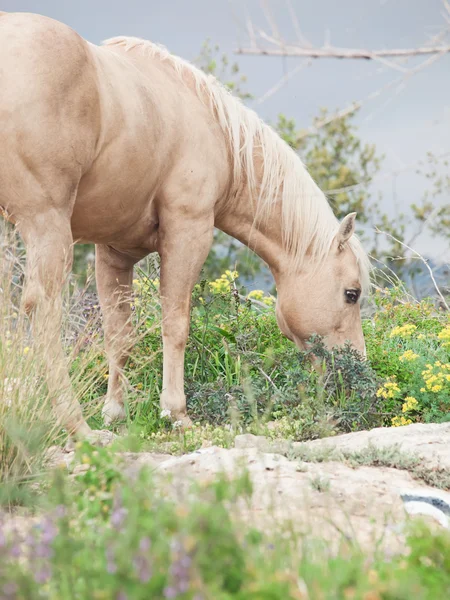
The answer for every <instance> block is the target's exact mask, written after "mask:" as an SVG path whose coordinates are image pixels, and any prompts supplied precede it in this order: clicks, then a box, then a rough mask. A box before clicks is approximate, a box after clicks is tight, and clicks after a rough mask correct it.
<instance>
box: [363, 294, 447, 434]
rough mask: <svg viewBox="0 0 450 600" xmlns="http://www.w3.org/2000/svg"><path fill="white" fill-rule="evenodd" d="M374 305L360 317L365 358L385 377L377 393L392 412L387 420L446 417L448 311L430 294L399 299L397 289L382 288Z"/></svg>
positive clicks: (428, 420) (397, 421) (398, 422)
mask: <svg viewBox="0 0 450 600" xmlns="http://www.w3.org/2000/svg"><path fill="white" fill-rule="evenodd" d="M375 298H376V306H377V310H376V313H375V314H374V317H373V319H372V320H370V321H366V322H364V333H365V339H366V345H367V352H368V356H369V359H370V361H371V363H372V366H373V368H374V369H375V371H376V372H377V373H378V374H379V375H380V376H381V377H383V378H384V379H385V383H384V385H383V386H382V387H381V388H380V389H379V391H378V396H379V397H380V398H381V399H383V404H384V407H385V410H387V411H389V412H392V413H396V414H395V415H393V416H392V424H394V425H396V424H398V425H400V424H407V423H410V422H415V421H422V420H423V421H425V422H442V421H447V420H448V418H449V416H448V415H449V410H450V403H449V397H450V396H449V393H450V364H449V361H450V348H449V346H450V345H449V339H450V328H449V317H448V314H447V313H444V312H443V311H441V310H436V309H435V308H434V305H433V302H432V301H430V300H427V299H425V300H422V301H420V302H417V301H415V300H413V299H411V298H408V299H406V300H405V299H404V296H403V293H402V290H400V289H395V288H394V289H393V290H387V289H385V290H382V291H379V292H377V294H376V296H375Z"/></svg>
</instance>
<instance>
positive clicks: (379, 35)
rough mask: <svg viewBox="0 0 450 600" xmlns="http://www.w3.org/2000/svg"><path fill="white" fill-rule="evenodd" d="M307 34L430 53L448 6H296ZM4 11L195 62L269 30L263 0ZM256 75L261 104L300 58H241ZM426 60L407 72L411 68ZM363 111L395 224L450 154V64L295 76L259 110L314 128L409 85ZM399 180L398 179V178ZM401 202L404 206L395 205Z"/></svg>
mask: <svg viewBox="0 0 450 600" xmlns="http://www.w3.org/2000/svg"><path fill="white" fill-rule="evenodd" d="M267 1H268V4H269V5H270V7H271V11H272V14H273V16H274V18H275V20H276V22H277V24H278V27H279V30H280V31H281V33H282V34H283V36H284V37H285V38H286V39H288V40H291V41H295V33H294V29H293V27H292V23H291V19H290V18H289V13H288V11H287V9H286V6H287V2H286V0H267ZM291 3H292V5H293V6H294V7H295V10H296V14H297V16H298V20H299V23H300V27H301V29H302V32H303V34H304V35H305V36H306V37H307V38H308V39H309V40H310V41H311V42H312V43H313V44H315V45H321V44H322V43H323V41H324V36H325V32H326V31H327V30H328V31H329V35H330V38H331V43H332V44H333V45H336V46H343V47H353V48H358V47H359V48H371V49H375V48H378V49H380V48H394V47H395V48H398V47H414V46H419V45H423V44H424V43H425V42H427V41H428V40H429V39H430V38H431V37H432V36H433V35H435V34H437V33H439V31H441V30H442V29H443V26H444V24H445V21H444V16H443V15H444V10H443V6H442V3H441V0H291ZM0 9H2V10H6V11H13V10H16V11H28V12H37V13H40V14H44V15H48V16H50V17H53V18H56V19H58V20H61V21H63V22H65V23H67V24H68V25H70V26H71V27H73V28H74V29H76V30H77V31H78V32H79V33H80V34H81V35H82V36H83V37H85V38H87V39H88V40H90V41H92V42H94V43H100V42H101V41H102V40H103V39H105V38H108V37H112V36H114V35H135V36H138V37H143V38H148V39H151V40H153V41H157V42H161V43H163V44H164V45H166V46H167V47H168V48H169V50H171V51H172V52H173V53H175V54H179V55H181V56H183V57H184V58H186V59H191V60H192V59H194V58H195V57H196V56H197V55H198V53H199V51H200V48H201V45H202V43H203V42H204V40H205V39H206V38H208V37H209V38H211V41H212V42H214V43H217V44H219V45H220V48H221V50H222V51H224V52H226V53H228V54H229V55H231V54H232V53H233V51H234V50H235V49H236V48H237V47H238V45H245V43H246V42H247V41H248V36H247V33H246V29H245V22H246V19H247V18H250V19H251V20H252V21H253V22H254V23H255V24H256V25H259V26H260V27H264V28H265V29H268V25H267V23H266V21H265V19H264V14H263V11H262V10H261V4H260V0H164V1H156V0H128V1H127V2H124V1H123V0H122V1H118V0H117V1H114V0H89V1H88V0H77V1H69V0H2V1H1V2H0ZM448 26H449V27H450V23H449V24H448ZM236 59H237V61H238V62H239V64H240V66H241V69H242V72H243V73H245V74H246V75H247V76H248V80H249V82H248V90H249V91H250V92H251V93H252V94H253V95H254V96H255V97H256V98H260V97H261V96H262V95H263V94H264V93H265V92H266V91H267V90H269V89H270V88H271V87H272V86H274V85H275V84H276V83H277V82H278V81H279V79H280V78H281V77H282V76H283V74H284V73H286V72H287V71H289V70H291V69H292V68H293V67H295V65H296V64H298V61H297V60H295V59H289V60H283V59H281V58H265V57H236ZM422 60H424V59H420V61H419V60H417V59H416V60H413V61H410V62H408V63H407V65H406V64H405V65H403V66H408V67H410V66H411V67H412V66H415V65H418V64H419V63H420V62H421V61H422ZM402 76H403V81H399V82H398V83H397V84H395V85H392V87H391V88H390V89H389V90H386V91H384V92H382V93H381V94H380V95H379V96H377V97H376V98H375V99H372V100H368V101H366V102H365V103H364V106H363V109H362V110H361V111H360V113H359V115H358V116H357V123H358V125H359V127H360V134H361V137H362V138H363V139H364V140H365V141H367V142H371V143H375V144H376V146H377V149H378V151H379V152H380V153H382V154H385V160H384V162H383V165H382V172H381V174H380V176H379V177H378V179H377V180H376V181H375V182H374V184H373V185H372V191H373V193H374V194H376V193H377V192H378V191H381V192H382V193H383V197H384V200H383V202H384V204H385V206H386V207H388V209H389V210H390V211H391V214H392V215H393V218H395V214H396V211H398V212H401V211H402V209H405V208H406V207H407V205H408V204H410V203H411V202H413V201H415V202H418V201H419V200H420V197H421V194H422V193H423V190H424V186H425V182H424V181H423V179H422V178H419V177H418V176H417V175H415V166H416V165H417V163H418V162H419V161H421V160H422V159H423V158H424V157H425V155H426V152H428V151H432V152H434V153H435V154H436V155H443V154H445V153H447V152H449V153H450V55H446V56H444V57H442V58H440V59H439V60H437V61H436V62H434V63H433V64H432V65H430V66H429V67H428V68H426V69H424V70H422V71H421V72H419V73H417V74H415V75H413V76H411V77H409V78H405V76H404V73H402V72H400V71H397V70H393V69H390V68H387V67H385V66H384V65H382V64H381V63H374V62H372V61H370V62H369V61H336V60H321V61H315V62H313V64H312V66H309V67H305V68H304V69H302V70H301V71H300V72H299V73H298V74H297V75H295V76H294V77H293V78H292V79H291V80H290V81H289V82H288V84H287V85H285V86H284V87H283V88H282V89H281V90H280V91H279V92H277V93H276V94H275V95H273V96H271V97H270V98H269V99H268V100H266V101H265V102H262V103H259V104H255V105H254V108H255V109H256V110H257V111H258V112H259V114H260V115H261V116H262V117H263V118H264V119H266V120H269V121H270V120H272V121H274V120H275V119H276V115H277V114H278V113H280V112H281V113H284V114H285V115H287V116H289V117H292V118H295V119H296V121H297V124H298V126H299V127H307V126H308V125H310V123H311V120H312V118H313V117H314V116H315V115H316V114H317V113H318V110H319V107H321V106H326V107H327V108H329V109H331V110H334V109H338V108H343V107H345V106H347V105H348V104H350V103H351V102H353V101H355V100H364V99H366V98H367V96H369V95H370V94H371V93H373V92H376V91H377V90H379V89H380V88H382V87H383V86H386V85H387V84H388V83H389V82H391V81H394V80H395V79H402ZM395 171H400V173H399V174H398V175H396V176H394V175H393V172H395ZM394 201H396V203H397V207H395V206H394ZM417 247H418V249H420V250H425V251H427V252H428V253H429V254H432V255H434V256H436V257H438V256H439V255H441V254H442V253H443V252H444V251H445V248H444V247H443V246H439V247H434V248H433V246H432V241H431V239H430V238H429V237H423V238H422V240H419V241H418V245H417Z"/></svg>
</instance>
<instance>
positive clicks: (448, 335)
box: [438, 325, 450, 346]
mask: <svg viewBox="0 0 450 600" xmlns="http://www.w3.org/2000/svg"><path fill="white" fill-rule="evenodd" d="M438 338H439V339H440V340H442V342H443V343H442V345H443V346H450V325H447V326H446V327H444V329H442V330H441V331H440V332H439V333H438Z"/></svg>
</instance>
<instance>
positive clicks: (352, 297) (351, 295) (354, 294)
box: [345, 290, 361, 304]
mask: <svg viewBox="0 0 450 600" xmlns="http://www.w3.org/2000/svg"><path fill="white" fill-rule="evenodd" d="M360 295H361V290H345V301H346V302H347V303H348V304H356V303H357V302H358V299H359V297H360Z"/></svg>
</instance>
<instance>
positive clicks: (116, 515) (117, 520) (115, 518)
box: [111, 506, 128, 529]
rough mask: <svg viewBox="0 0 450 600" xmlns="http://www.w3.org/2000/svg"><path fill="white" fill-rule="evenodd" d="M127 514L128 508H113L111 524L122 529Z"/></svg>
mask: <svg viewBox="0 0 450 600" xmlns="http://www.w3.org/2000/svg"><path fill="white" fill-rule="evenodd" d="M127 514H128V510H127V509H126V508H124V507H123V506H121V507H119V508H116V509H115V510H113V512H112V513H111V525H112V526H113V527H114V529H121V527H122V525H123V523H124V521H125V519H126V517H127Z"/></svg>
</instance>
